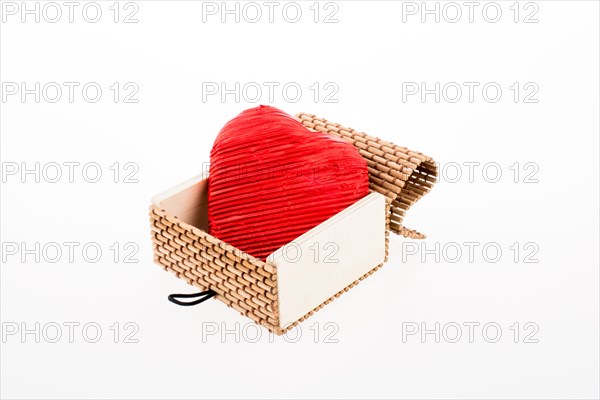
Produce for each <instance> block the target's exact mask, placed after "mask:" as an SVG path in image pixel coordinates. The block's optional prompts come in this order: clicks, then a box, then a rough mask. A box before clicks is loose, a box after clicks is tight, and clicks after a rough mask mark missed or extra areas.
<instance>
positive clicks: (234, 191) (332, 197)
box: [208, 106, 369, 261]
mask: <svg viewBox="0 0 600 400" xmlns="http://www.w3.org/2000/svg"><path fill="white" fill-rule="evenodd" d="M368 178H369V177H368V170H367V164H366V161H365V160H364V159H363V158H362V157H361V156H360V154H359V153H358V149H357V148H355V147H354V146H352V145H351V144H349V143H347V142H345V141H344V140H343V139H340V138H338V137H336V136H333V135H331V134H328V133H323V132H312V131H309V130H308V129H307V128H305V127H304V126H303V125H302V124H301V123H300V122H298V121H297V120H295V119H294V118H292V117H291V116H289V115H288V114H286V113H284V112H283V111H281V110H278V109H276V108H274V107H269V106H259V107H256V108H251V109H249V110H246V111H244V112H242V113H241V114H239V115H238V116H237V117H235V118H234V119H232V120H231V121H229V122H228V123H227V124H226V125H225V126H224V127H223V129H222V130H221V132H220V133H219V135H218V136H217V139H216V140H215V143H214V146H213V148H212V151H211V154H210V175H209V181H208V221H209V230H210V234H211V235H213V236H215V237H217V238H219V239H221V240H223V241H224V242H226V243H229V244H231V245H233V246H235V247H237V248H238V249H240V250H243V251H245V252H246V253H248V254H250V255H252V256H254V257H256V258H259V259H262V260H263V261H264V260H265V259H266V257H267V256H268V255H270V254H271V253H273V252H274V251H275V250H277V249H279V248H280V247H282V246H284V245H286V244H288V243H290V242H292V241H293V240H294V239H296V238H297V237H299V236H300V235H302V234H303V233H305V232H307V231H309V230H310V229H312V228H314V227H315V226H317V225H319V224H320V223H322V222H324V221H325V220H327V219H329V218H331V217H332V216H334V215H335V214H337V213H338V212H340V211H342V210H344V209H345V208H347V207H348V206H350V205H351V204H353V203H355V202H356V201H358V200H359V199H361V198H363V197H364V196H366V195H367V194H368V193H369V179H368Z"/></svg>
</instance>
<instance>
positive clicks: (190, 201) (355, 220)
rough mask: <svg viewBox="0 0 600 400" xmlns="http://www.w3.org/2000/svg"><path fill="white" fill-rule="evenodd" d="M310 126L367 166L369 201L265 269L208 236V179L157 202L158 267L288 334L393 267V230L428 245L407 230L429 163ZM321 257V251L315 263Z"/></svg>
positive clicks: (358, 136) (314, 122) (332, 127)
mask: <svg viewBox="0 0 600 400" xmlns="http://www.w3.org/2000/svg"><path fill="white" fill-rule="evenodd" d="M296 118H297V119H298V120H299V121H300V122H301V123H302V124H303V125H304V126H306V127H307V128H309V129H310V130H314V131H320V132H327V133H330V134H332V135H336V136H339V137H341V138H343V139H345V140H347V141H348V142H349V143H351V144H352V145H354V146H355V147H356V148H357V149H358V151H359V153H360V154H361V155H362V157H363V158H364V159H365V160H366V162H367V166H368V170H369V184H370V189H371V194H370V195H368V196H367V197H365V198H363V199H361V200H360V201H358V202H357V203H355V204H353V205H352V206H350V207H348V208H347V209H346V210H343V211H342V212H340V213H339V214H337V215H335V216H334V217H332V218H330V219H329V220H327V221H325V222H323V223H322V224H320V225H319V226H317V227H315V228H313V229H312V230H310V231H309V232H307V233H306V234H304V235H302V236H301V237H300V238H298V239H296V240H294V242H293V243H292V244H290V245H288V246H285V247H284V248H282V249H280V250H278V251H277V252H275V253H274V254H273V255H272V256H271V257H269V258H268V259H267V262H263V261H261V260H258V259H255V258H254V257H252V256H251V255H249V254H247V253H244V252H243V251H241V250H239V249H237V248H235V247H233V246H231V245H228V244H226V243H224V242H222V241H221V240H219V239H218V238H216V237H214V236H211V235H210V234H209V233H208V232H207V230H208V229H207V227H208V218H207V205H208V201H207V191H208V184H207V180H206V177H197V178H194V179H192V180H189V181H187V182H185V183H183V184H181V185H179V186H178V187H176V188H174V189H172V190H169V191H167V192H165V193H163V194H161V195H158V196H156V197H155V198H154V199H153V203H152V205H151V206H150V223H151V233H152V242H153V246H154V260H155V262H157V263H158V264H159V265H161V266H162V267H163V268H164V269H165V270H167V271H171V272H173V273H174V274H175V275H176V276H177V277H178V278H181V279H184V280H186V281H187V282H188V283H189V284H190V285H193V286H195V287H197V288H199V289H201V290H208V289H210V290H213V291H214V292H216V293H217V295H216V296H215V298H217V299H218V300H220V301H222V302H223V303H225V304H227V305H228V306H230V307H232V308H235V309H236V310H238V311H239V312H240V313H242V314H243V315H245V316H247V317H249V318H250V319H252V320H253V321H255V322H256V323H258V324H260V325H263V326H265V327H266V328H267V329H269V330H270V331H272V332H274V333H276V334H282V333H284V332H286V331H287V330H289V329H291V328H292V327H293V326H295V325H297V324H298V323H300V322H302V321H303V320H304V319H306V318H308V317H309V316H310V315H312V314H313V313H314V312H315V311H317V310H319V309H321V308H322V307H323V306H324V305H326V304H328V303H329V302H331V301H332V300H333V299H335V298H336V297H339V296H340V295H341V294H342V293H344V292H346V291H348V290H349V289H350V288H352V287H353V286H355V285H356V284H358V283H359V282H360V281H362V280H363V279H364V278H365V277H367V276H369V275H371V274H372V273H373V272H375V271H376V270H378V269H379V268H380V267H381V266H382V265H383V263H385V262H386V261H387V256H388V236H389V232H390V231H391V232H394V233H396V234H399V235H402V236H404V237H410V238H414V239H422V238H424V235H422V234H421V233H419V232H417V231H415V230H411V229H407V228H405V227H404V226H403V225H402V220H403V218H404V215H405V213H406V210H407V209H408V208H409V207H410V206H412V205H413V204H414V203H415V202H416V201H417V200H419V199H420V198H421V197H422V196H423V195H425V194H426V193H427V192H429V191H430V190H431V188H432V186H433V184H434V183H435V181H436V178H437V168H436V165H435V163H434V162H433V160H432V159H431V158H430V157H427V156H425V155H423V154H421V153H418V152H413V151H410V150H408V149H406V148H404V147H398V146H396V145H394V144H392V143H388V142H385V141H382V140H380V139H378V138H375V137H372V136H368V135H366V134H364V133H362V132H357V131H355V130H353V129H351V128H345V127H342V126H340V125H338V124H334V123H331V122H328V121H326V120H324V119H321V118H317V117H315V116H314V115H309V114H303V113H301V114H298V115H296ZM317 254H320V255H319V256H317Z"/></svg>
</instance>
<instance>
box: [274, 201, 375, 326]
mask: <svg viewBox="0 0 600 400" xmlns="http://www.w3.org/2000/svg"><path fill="white" fill-rule="evenodd" d="M386 212H387V207H386V201H385V198H384V196H382V195H381V194H378V193H372V194H370V195H369V196H367V197H365V198H364V199H362V200H361V201H359V202H358V203H356V204H354V205H352V206H351V207H349V208H347V209H346V210H344V211H342V212H341V213H339V214H337V215H336V216H334V217H333V218H331V219H330V220H328V221H326V222H325V223H323V224H321V225H319V226H318V227H315V228H314V229H312V230H311V231H309V232H308V233H307V234H305V235H303V236H301V237H300V238H298V239H296V240H295V241H294V242H292V243H291V244H288V245H286V246H285V247H284V248H282V249H280V250H278V251H277V252H276V253H274V254H273V257H272V263H273V264H274V265H275V266H277V271H278V272H277V273H278V288H279V291H278V293H279V313H280V314H279V322H280V327H281V328H282V329H283V328H285V327H286V326H288V325H291V324H293V323H294V322H296V321H297V320H299V319H300V318H302V317H303V316H305V315H306V314H307V313H309V312H310V311H311V310H313V309H315V308H317V307H318V306H319V305H321V304H322V303H324V302H326V301H327V300H328V299H329V298H331V297H332V296H334V295H336V294H337V293H338V292H340V291H343V290H344V288H346V287H348V286H349V285H352V284H353V283H354V282H355V281H357V280H360V278H361V277H363V276H365V275H366V274H368V273H369V271H371V270H373V269H374V268H376V267H377V266H378V265H381V264H382V263H383V262H384V260H385V258H386V256H387V242H386V239H387V237H386Z"/></svg>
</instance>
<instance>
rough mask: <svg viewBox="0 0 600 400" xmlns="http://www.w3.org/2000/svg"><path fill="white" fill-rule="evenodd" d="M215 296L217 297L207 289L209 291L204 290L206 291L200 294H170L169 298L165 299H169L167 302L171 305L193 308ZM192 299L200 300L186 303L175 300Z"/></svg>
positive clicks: (215, 293)
mask: <svg viewBox="0 0 600 400" xmlns="http://www.w3.org/2000/svg"><path fill="white" fill-rule="evenodd" d="M216 295H217V292H215V291H214V290H210V289H209V290H206V291H204V292H200V293H183V294H170V295H169V297H167V298H168V299H169V301H170V302H171V303H175V304H177V305H179V306H195V305H196V304H200V303H202V302H203V301H206V300H208V299H210V298H211V297H214V296H216ZM194 297H200V298H199V299H198V300H194V301H187V302H185V301H179V300H177V299H178V298H179V299H193V298H194Z"/></svg>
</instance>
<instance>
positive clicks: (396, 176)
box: [296, 113, 438, 239]
mask: <svg viewBox="0 0 600 400" xmlns="http://www.w3.org/2000/svg"><path fill="white" fill-rule="evenodd" d="M296 118H297V119H298V120H299V121H300V122H301V123H302V124H303V125H304V126H306V127H307V128H309V129H312V130H315V131H319V132H327V133H330V134H332V135H336V136H339V137H341V138H342V139H344V140H346V141H348V142H350V143H352V144H353V145H354V146H355V147H357V148H358V151H359V153H360V154H361V155H362V156H363V158H364V159H365V160H366V161H367V165H368V168H369V183H370V188H371V190H374V191H376V192H379V193H381V194H383V195H384V196H386V197H387V198H388V199H389V200H390V201H391V202H392V207H391V209H390V229H391V230H392V231H393V232H395V233H397V234H399V235H402V236H404V237H410V238H413V239H424V238H425V235H423V234H422V233H419V232H417V231H415V230H413V229H408V228H406V227H404V226H403V225H402V220H403V219H404V216H405V215H406V211H407V210H408V209H409V208H410V207H411V206H412V205H413V204H415V203H416V202H417V201H418V200H419V199H420V198H421V197H423V196H424V195H425V194H427V193H428V192H429V191H430V190H431V188H432V187H433V185H434V184H435V182H436V179H437V174H438V171H437V166H436V164H435V162H434V161H433V159H432V158H431V157H428V156H426V155H424V154H422V153H418V152H415V151H411V150H409V149H407V148H406V147H400V146H396V145H395V144H393V143H390V142H386V141H384V140H381V139H379V138H376V137H373V136H369V135H367V134H365V133H363V132H358V131H356V130H354V129H352V128H346V127H344V126H342V125H339V124H336V123H333V122H329V121H327V120H326V119H323V118H318V117H316V116H314V115H312V114H306V113H299V114H297V115H296Z"/></svg>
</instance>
